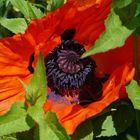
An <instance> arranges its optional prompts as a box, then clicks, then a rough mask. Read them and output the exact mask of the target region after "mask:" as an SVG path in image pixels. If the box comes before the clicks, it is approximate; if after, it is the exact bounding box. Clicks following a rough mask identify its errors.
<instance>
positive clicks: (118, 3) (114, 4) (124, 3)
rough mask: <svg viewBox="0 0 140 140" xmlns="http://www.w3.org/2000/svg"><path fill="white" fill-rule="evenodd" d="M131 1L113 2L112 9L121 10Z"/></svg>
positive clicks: (114, 0)
mask: <svg viewBox="0 0 140 140" xmlns="http://www.w3.org/2000/svg"><path fill="white" fill-rule="evenodd" d="M131 2H132V0H113V5H112V6H113V8H123V7H125V6H127V5H129V4H130V3H131Z"/></svg>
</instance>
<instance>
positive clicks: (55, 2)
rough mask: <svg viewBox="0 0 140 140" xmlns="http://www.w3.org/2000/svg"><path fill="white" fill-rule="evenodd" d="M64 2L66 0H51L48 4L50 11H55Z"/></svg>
mask: <svg viewBox="0 0 140 140" xmlns="http://www.w3.org/2000/svg"><path fill="white" fill-rule="evenodd" d="M63 4H64V0H49V2H48V5H47V10H48V11H50V12H51V11H54V10H56V9H57V8H59V7H60V6H62V5H63Z"/></svg>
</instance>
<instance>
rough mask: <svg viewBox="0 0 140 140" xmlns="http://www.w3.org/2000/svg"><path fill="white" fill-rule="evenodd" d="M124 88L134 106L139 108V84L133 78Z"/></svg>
mask: <svg viewBox="0 0 140 140" xmlns="http://www.w3.org/2000/svg"><path fill="white" fill-rule="evenodd" d="M126 90H127V93H128V98H129V99H130V100H131V102H132V103H133V106H134V108H135V109H138V110H140V86H139V85H138V84H137V82H136V81H134V80H133V81H131V83H130V84H129V85H127V86H126Z"/></svg>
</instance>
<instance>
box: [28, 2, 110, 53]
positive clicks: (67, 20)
mask: <svg viewBox="0 0 140 140" xmlns="http://www.w3.org/2000/svg"><path fill="white" fill-rule="evenodd" d="M89 3H90V4H92V6H90V7H87V8H85V9H84V10H79V9H78V6H77V5H75V3H74V2H73V1H70V2H68V3H67V4H66V5H64V6H62V7H61V8H59V9H57V10H56V11H54V12H51V13H49V14H47V16H45V17H44V18H42V19H35V20H32V21H31V23H30V24H29V26H28V28H27V30H26V33H30V34H31V36H32V38H34V40H35V41H36V44H37V45H38V46H39V48H40V49H41V50H43V54H44V55H47V54H48V52H49V51H50V50H52V49H53V48H54V47H56V45H58V44H59V43H60V35H61V34H62V33H63V32H64V30H66V29H71V28H75V29H76V35H75V40H77V41H79V42H81V43H82V44H85V45H86V46H88V47H89V46H91V45H93V44H94V42H95V41H96V39H97V38H98V37H99V35H100V34H101V33H102V32H103V31H104V29H105V27H104V21H105V19H106V18H107V15H108V14H109V12H110V6H111V0H100V1H99V0H98V1H97V0H96V1H90V2H88V4H89ZM97 5H98V6H97ZM97 11H98V12H97ZM81 15H82V16H81Z"/></svg>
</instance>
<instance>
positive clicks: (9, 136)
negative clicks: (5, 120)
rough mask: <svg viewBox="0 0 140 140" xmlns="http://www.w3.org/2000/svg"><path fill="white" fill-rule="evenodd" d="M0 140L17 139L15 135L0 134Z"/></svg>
mask: <svg viewBox="0 0 140 140" xmlns="http://www.w3.org/2000/svg"><path fill="white" fill-rule="evenodd" d="M0 140H17V138H16V135H15V134H13V135H7V136H2V137H0Z"/></svg>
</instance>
